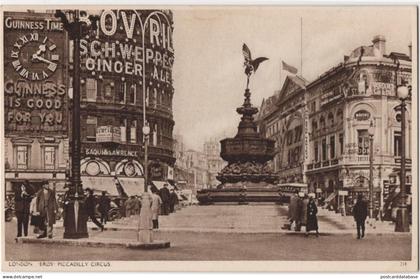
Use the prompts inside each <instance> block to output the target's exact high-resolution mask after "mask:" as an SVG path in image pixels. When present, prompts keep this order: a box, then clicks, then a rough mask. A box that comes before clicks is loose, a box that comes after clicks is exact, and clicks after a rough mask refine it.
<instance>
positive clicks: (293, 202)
mask: <svg viewBox="0 0 420 279" xmlns="http://www.w3.org/2000/svg"><path fill="white" fill-rule="evenodd" d="M317 213H318V208H317V206H316V203H315V199H314V198H313V196H312V195H307V194H301V195H299V192H298V191H297V192H296V193H295V195H293V196H292V197H290V203H289V212H288V220H289V225H288V229H290V230H291V229H292V226H293V225H294V227H295V231H300V230H301V227H302V226H305V227H306V232H305V236H308V235H309V232H310V231H315V232H316V236H317V237H318V236H319V232H318V218H317Z"/></svg>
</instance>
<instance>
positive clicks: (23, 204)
mask: <svg viewBox="0 0 420 279" xmlns="http://www.w3.org/2000/svg"><path fill="white" fill-rule="evenodd" d="M30 188H31V186H30V185H29V182H28V181H27V180H26V181H25V182H23V183H22V185H21V186H20V187H19V188H18V189H16V192H15V213H16V218H17V226H18V227H17V237H21V236H22V228H23V234H24V236H28V225H29V211H30V210H29V209H30V205H31V200H32V196H31V194H30Z"/></svg>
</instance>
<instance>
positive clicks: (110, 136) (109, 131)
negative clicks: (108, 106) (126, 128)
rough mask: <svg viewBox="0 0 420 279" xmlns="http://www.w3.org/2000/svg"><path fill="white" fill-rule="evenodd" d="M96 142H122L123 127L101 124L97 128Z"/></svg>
mask: <svg viewBox="0 0 420 279" xmlns="http://www.w3.org/2000/svg"><path fill="white" fill-rule="evenodd" d="M96 142H116V143H120V142H121V129H120V127H115V126H99V127H98V128H96Z"/></svg>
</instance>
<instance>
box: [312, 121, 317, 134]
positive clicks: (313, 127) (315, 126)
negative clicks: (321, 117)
mask: <svg viewBox="0 0 420 279" xmlns="http://www.w3.org/2000/svg"><path fill="white" fill-rule="evenodd" d="M316 130H318V122H316V120H315V119H314V120H312V131H313V132H314V131H316Z"/></svg>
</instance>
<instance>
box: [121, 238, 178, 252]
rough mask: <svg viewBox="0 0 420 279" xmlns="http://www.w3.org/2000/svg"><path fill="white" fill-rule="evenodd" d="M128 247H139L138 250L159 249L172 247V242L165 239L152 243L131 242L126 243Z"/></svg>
mask: <svg viewBox="0 0 420 279" xmlns="http://www.w3.org/2000/svg"><path fill="white" fill-rule="evenodd" d="M126 247H127V248H129V249H138V250H157V249H166V248H170V247H171V243H170V242H169V241H165V240H157V241H153V242H151V243H142V242H129V243H127V244H126Z"/></svg>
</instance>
